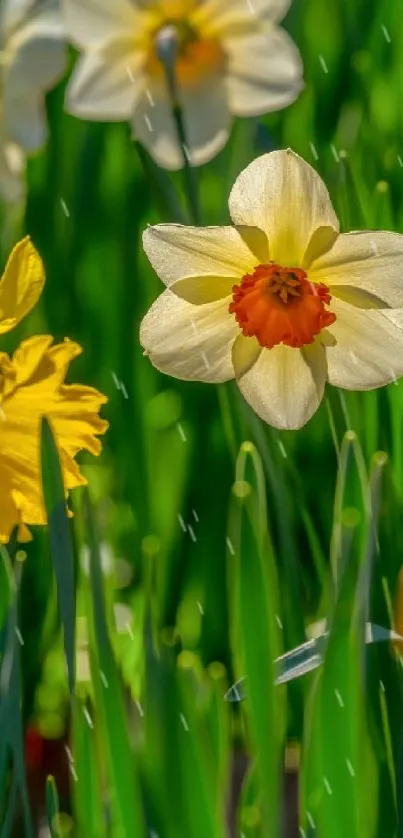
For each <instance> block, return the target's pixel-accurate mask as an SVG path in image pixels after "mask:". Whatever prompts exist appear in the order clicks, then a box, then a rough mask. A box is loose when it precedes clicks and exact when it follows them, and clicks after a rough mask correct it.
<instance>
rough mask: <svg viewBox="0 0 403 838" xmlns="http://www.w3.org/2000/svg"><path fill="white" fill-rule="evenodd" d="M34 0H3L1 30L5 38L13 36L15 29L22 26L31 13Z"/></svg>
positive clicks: (0, 17)
mask: <svg viewBox="0 0 403 838" xmlns="http://www.w3.org/2000/svg"><path fill="white" fill-rule="evenodd" d="M31 7H32V0H2V2H1V3H0V30H1V32H3V33H4V37H5V39H8V38H10V37H11V35H12V33H13V30H15V29H16V28H18V27H19V26H21V23H22V22H23V20H24V18H25V17H26V16H27V15H28V14H29V11H30V9H31Z"/></svg>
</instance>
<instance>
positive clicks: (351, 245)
mask: <svg viewBox="0 0 403 838" xmlns="http://www.w3.org/2000/svg"><path fill="white" fill-rule="evenodd" d="M309 278H310V279H312V280H313V281H314V282H324V283H325V284H326V285H328V286H329V288H330V293H331V294H332V295H335V296H337V295H338V294H339V293H340V295H341V296H343V291H344V290H345V289H347V290H348V289H350V288H353V289H354V288H355V289H360V290H362V291H365V292H367V293H368V294H372V295H374V296H375V297H378V298H379V300H383V302H384V303H386V304H387V305H389V306H391V308H399V307H400V306H403V235H401V234H400V233H388V232H386V231H381V232H375V231H374V232H372V231H366V230H365V231H363V232H361V233H344V234H342V235H339V236H338V237H337V238H336V240H335V242H334V244H333V246H332V247H331V248H330V249H329V250H327V252H326V253H324V254H323V256H321V257H319V258H317V259H316V260H315V261H313V262H312V264H311V265H310V267H309Z"/></svg>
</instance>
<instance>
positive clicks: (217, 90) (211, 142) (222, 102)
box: [63, 0, 303, 169]
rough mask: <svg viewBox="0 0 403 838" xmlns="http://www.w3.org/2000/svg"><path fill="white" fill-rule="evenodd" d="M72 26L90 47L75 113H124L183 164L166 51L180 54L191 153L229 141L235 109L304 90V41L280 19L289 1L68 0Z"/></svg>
mask: <svg viewBox="0 0 403 838" xmlns="http://www.w3.org/2000/svg"><path fill="white" fill-rule="evenodd" d="M63 3H64V9H65V17H66V26H67V32H68V35H69V36H70V38H71V39H72V41H73V42H74V43H75V45H76V46H77V47H78V49H79V50H80V51H82V56H81V58H80V59H79V61H78V65H77V67H76V69H75V71H74V73H73V76H72V79H71V81H70V84H69V87H68V90H67V96H66V107H67V109H68V111H69V112H70V113H72V114H74V115H75V116H78V117H81V118H83V119H91V120H95V121H97V120H100V121H122V120H123V121H124V120H127V121H129V122H130V123H131V125H132V130H133V135H134V136H135V137H136V138H137V139H139V140H140V141H141V142H142V143H143V144H144V145H145V146H146V148H147V149H148V151H149V152H150V154H152V156H153V157H154V159H155V160H156V161H157V162H158V163H159V164H160V165H161V166H163V167H165V168H167V169H177V168H180V167H181V165H182V163H183V161H182V154H181V150H180V147H179V144H178V141H177V135H176V130H175V123H174V119H173V116H172V112H171V103H170V97H169V94H168V86H167V82H166V76H165V69H164V66H163V64H162V63H161V60H160V59H161V55H162V53H163V52H164V53H165V56H166V60H167V61H169V60H170V59H172V58H173V57H174V53H175V54H176V59H175V75H176V86H177V100H178V102H179V104H180V106H181V108H182V111H183V119H184V124H185V133H186V139H187V145H188V152H189V158H190V161H191V163H192V164H193V165H196V166H197V165H201V164H202V163H205V162H207V161H208V160H210V159H211V158H212V157H214V155H215V154H217V153H218V151H220V149H221V148H222V147H223V146H224V145H225V143H226V141H227V139H228V135H229V130H230V122H231V118H230V114H232V115H234V116H256V115H259V114H263V113H267V112H268V111H276V110H279V109H281V108H284V107H286V106H287V105H289V104H290V103H291V102H293V101H294V99H296V97H297V96H298V94H299V92H300V91H301V89H302V86H303V82H302V64H301V60H300V56H299V52H298V50H297V48H296V47H295V46H294V43H293V42H292V41H291V39H290V37H289V36H288V35H287V33H286V32H285V31H284V30H283V29H280V28H279V27H278V26H277V23H278V22H279V21H280V20H281V19H282V18H283V17H284V15H285V14H286V12H287V10H288V7H289V5H290V0H250V2H249V3H248V2H247V0H143V2H142V0H113V2H111V0H63Z"/></svg>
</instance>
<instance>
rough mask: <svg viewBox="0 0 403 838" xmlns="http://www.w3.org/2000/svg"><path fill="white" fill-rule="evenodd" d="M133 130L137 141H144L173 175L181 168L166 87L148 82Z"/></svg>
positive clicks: (159, 161)
mask: <svg viewBox="0 0 403 838" xmlns="http://www.w3.org/2000/svg"><path fill="white" fill-rule="evenodd" d="M131 126H132V136H133V139H135V140H140V142H141V143H142V145H143V146H144V147H145V148H146V149H147V151H148V152H149V154H150V155H151V156H152V157H153V158H154V160H155V161H156V162H157V163H158V165H160V166H162V168H164V169H169V170H172V171H174V170H175V169H180V168H181V166H182V165H183V156H182V152H181V150H180V146H179V143H178V137H177V131H176V127H175V122H174V118H173V115H172V108H171V107H170V103H169V97H168V96H167V92H166V88H165V86H164V85H161V84H156V83H155V82H153V81H152V80H147V81H145V84H144V89H143V90H142V92H141V95H140V96H139V99H138V101H137V102H136V105H135V108H134V111H133V115H132V120H131Z"/></svg>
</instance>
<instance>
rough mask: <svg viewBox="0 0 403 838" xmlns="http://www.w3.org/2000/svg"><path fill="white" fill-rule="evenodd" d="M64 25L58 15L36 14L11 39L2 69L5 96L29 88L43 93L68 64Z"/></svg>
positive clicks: (13, 95) (55, 81)
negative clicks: (36, 15)
mask: <svg viewBox="0 0 403 838" xmlns="http://www.w3.org/2000/svg"><path fill="white" fill-rule="evenodd" d="M64 38H65V33H64V27H63V24H62V20H61V17H60V15H57V14H50V13H49V15H44V14H42V16H41V17H36V18H34V19H33V20H32V21H29V22H28V23H27V24H26V25H24V26H22V27H21V29H18V30H17V31H16V33H15V34H14V35H13V37H12V38H11V40H10V42H9V44H8V48H7V53H6V64H5V72H4V97H5V100H6V102H7V99H8V98H10V99H13V98H14V97H18V96H24V95H26V94H27V92H28V91H35V92H37V93H39V92H45V91H46V90H50V89H51V88H52V87H53V86H54V85H55V84H56V83H57V82H58V81H59V79H61V77H62V75H63V73H64V71H65V69H66V66H67V50H66V44H65V40H64Z"/></svg>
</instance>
